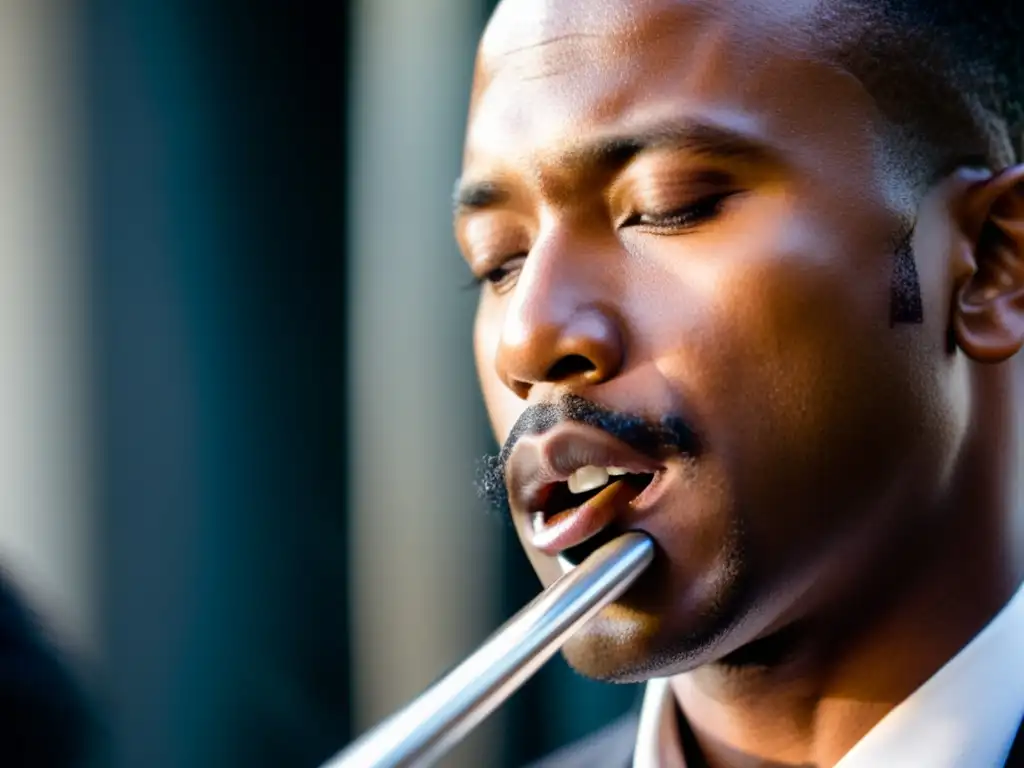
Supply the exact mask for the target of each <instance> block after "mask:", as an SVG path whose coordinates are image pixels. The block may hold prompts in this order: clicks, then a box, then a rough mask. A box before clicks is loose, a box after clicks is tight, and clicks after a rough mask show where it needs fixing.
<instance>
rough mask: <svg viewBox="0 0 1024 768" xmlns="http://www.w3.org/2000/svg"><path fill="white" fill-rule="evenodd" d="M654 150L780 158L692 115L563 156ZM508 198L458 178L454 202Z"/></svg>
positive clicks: (609, 157)
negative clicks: (686, 118)
mask: <svg viewBox="0 0 1024 768" xmlns="http://www.w3.org/2000/svg"><path fill="white" fill-rule="evenodd" d="M658 149H673V150H677V151H684V152H688V153H690V154H694V155H700V156H703V157H708V158H713V159H718V160H732V161H739V162H746V163H750V164H756V165H778V164H780V163H781V160H782V158H781V156H780V153H779V152H778V150H776V149H775V148H773V147H771V146H770V145H768V144H766V143H764V142H762V141H760V140H758V139H756V138H754V137H752V136H749V135H747V134H745V133H742V132H740V131H736V130H733V129H731V128H726V127H724V126H721V125H716V124H713V123H707V122H699V121H693V120H686V121H679V120H675V121H672V122H669V123H664V124H658V125H655V126H653V127H651V128H647V129H644V130H641V131H639V132H632V133H624V134H612V135H610V136H605V137H601V138H599V139H596V140H594V141H591V142H589V143H587V144H584V145H582V146H579V147H575V148H573V149H570V150H569V151H568V152H566V153H565V154H564V155H563V158H562V159H563V162H564V163H565V164H566V165H573V166H578V167H596V168H612V169H617V168H621V167H622V166H624V165H626V164H627V163H629V162H630V161H631V160H633V159H634V158H635V157H636V156H637V155H640V154H641V153H643V152H649V151H652V150H658ZM509 197H511V192H510V191H509V189H508V188H507V187H505V186H504V185H503V184H502V183H501V182H500V181H496V180H493V179H481V180H476V181H473V180H463V179H459V180H457V181H456V183H455V191H454V194H453V198H452V203H453V207H454V213H455V215H456V216H459V215H464V214H467V213H472V212H475V211H482V210H486V209H489V208H494V207H497V206H500V205H502V204H504V203H506V202H507V201H508V199H509Z"/></svg>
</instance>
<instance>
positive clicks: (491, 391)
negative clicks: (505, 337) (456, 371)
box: [473, 304, 526, 443]
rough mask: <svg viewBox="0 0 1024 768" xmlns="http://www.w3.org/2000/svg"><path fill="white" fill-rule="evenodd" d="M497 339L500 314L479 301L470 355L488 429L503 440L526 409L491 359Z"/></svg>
mask: <svg viewBox="0 0 1024 768" xmlns="http://www.w3.org/2000/svg"><path fill="white" fill-rule="evenodd" d="M500 341H501V317H500V316H499V314H498V313H497V312H496V311H494V310H493V309H490V308H487V307H485V306H484V305H483V304H481V307H480V309H479V310H478V311H477V315H476V321H475V324H474V328H473V355H474V358H475V360H476V371H477V377H478V379H479V380H480V391H481V393H482V394H483V398H484V407H485V408H486V409H487V417H488V419H489V420H490V423H491V430H492V431H493V433H494V436H495V439H496V440H497V441H498V442H499V443H503V442H504V441H505V438H506V437H508V434H509V432H511V431H512V427H513V426H514V425H515V423H516V419H518V418H519V416H520V415H521V414H522V412H523V411H524V410H525V409H526V403H525V402H523V401H522V400H520V399H519V398H518V397H516V396H515V394H514V393H513V392H512V391H511V390H510V389H509V388H508V387H506V386H505V384H504V382H503V381H502V380H501V378H500V377H499V376H498V371H497V368H496V366H495V361H496V360H497V355H498V344H499V343H500Z"/></svg>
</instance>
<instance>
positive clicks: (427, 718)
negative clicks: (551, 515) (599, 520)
mask: <svg viewBox="0 0 1024 768" xmlns="http://www.w3.org/2000/svg"><path fill="white" fill-rule="evenodd" d="M653 559H654V544H653V542H652V541H651V539H650V538H648V537H647V536H646V535H644V534H642V533H635V532H631V533H627V534H624V535H623V536H620V537H619V538H617V539H615V540H614V541H611V542H609V543H608V544H605V545H604V546H603V547H601V548H600V549H598V550H597V551H596V552H594V553H593V554H592V555H591V556H590V557H588V558H587V559H586V560H585V561H583V562H582V563H581V564H580V565H579V566H577V567H576V568H574V569H573V570H572V571H570V572H569V573H568V574H566V575H565V576H563V577H562V578H560V579H559V580H558V581H556V582H555V583H554V584H552V585H551V586H550V587H548V588H547V589H546V590H544V592H542V593H541V594H540V595H538V596H537V597H536V598H535V599H534V600H533V601H532V602H530V604H529V605H527V606H526V607H525V608H523V609H522V610H521V611H519V613H517V614H516V615H515V616H514V617H512V619H510V620H509V621H508V622H506V623H505V624H504V625H503V626H502V627H501V628H500V629H499V630H498V631H497V632H495V633H494V634H493V635H491V637H490V638H489V639H488V640H487V641H486V642H485V643H484V644H483V645H482V646H481V647H480V648H479V649H477V650H476V651H475V652H474V653H473V655H471V656H470V657H469V658H468V659H466V660H465V661H463V662H462V663H461V664H459V666H457V667H456V668H455V669H454V670H452V671H451V672H449V673H448V674H447V675H445V676H444V677H443V678H441V680H439V681H438V682H436V683H435V684H434V685H432V686H431V687H430V688H428V689H427V690H426V692H424V693H423V694H422V695H421V696H420V697H419V698H417V699H415V700H414V701H413V702H412V703H411V704H408V705H407V706H406V707H405V708H403V709H401V710H399V711H398V712H397V713H396V714H394V715H392V716H391V717H390V718H388V719H387V720H385V721H384V722H383V723H381V724H380V725H378V726H377V727H376V728H374V729H373V730H371V731H369V732H368V733H367V734H366V735H364V736H362V737H361V738H360V739H358V740H356V741H355V742H354V743H353V744H352V745H351V746H350V747H348V748H347V749H345V750H343V751H342V752H341V753H339V754H338V755H336V756H335V757H334V758H332V759H331V760H330V761H329V762H327V763H325V764H324V765H323V766H322V768H409V767H411V766H426V765H431V764H433V762H435V761H437V760H438V759H440V758H441V757H442V756H443V755H444V754H445V753H446V752H447V751H448V750H450V749H451V748H452V747H454V746H455V745H456V744H458V743H459V742H460V741H461V740H462V739H463V738H465V737H466V735H467V734H468V733H469V732H470V731H472V730H473V729H474V728H475V727H476V726H477V725H479V724H480V723H481V722H482V721H483V720H484V718H486V717H487V716H488V715H489V714H490V713H491V712H493V711H494V710H495V709H496V708H497V707H498V706H500V705H501V704H502V702H504V701H505V700H506V699H508V698H509V696H511V695H512V694H513V693H515V692H516V690H518V689H519V687H520V686H521V685H522V684H523V683H525V682H526V681H527V680H529V679H530V678H531V677H532V676H533V675H534V674H535V673H536V672H537V670H539V669H540V668H541V667H542V666H543V665H544V664H545V663H546V662H547V661H548V659H550V658H551V657H552V656H554V654H555V653H556V652H557V651H558V650H559V648H561V647H562V645H564V644H565V642H566V640H568V639H569V637H570V636H571V635H572V634H573V633H574V632H575V631H576V630H578V629H579V628H580V627H581V626H582V625H583V624H585V623H586V622H587V621H588V620H589V619H591V618H593V617H594V615H595V614H596V613H597V612H598V611H600V610H601V609H602V608H604V607H605V606H606V605H608V604H609V603H611V602H612V601H614V600H615V599H616V598H618V597H619V596H620V595H621V594H622V593H623V592H624V591H625V590H626V589H627V588H628V587H629V586H630V585H631V584H632V583H633V582H634V581H635V580H636V579H637V577H638V576H639V575H640V574H641V573H643V571H644V570H645V569H646V568H647V566H648V565H650V563H651V561H652V560H653Z"/></svg>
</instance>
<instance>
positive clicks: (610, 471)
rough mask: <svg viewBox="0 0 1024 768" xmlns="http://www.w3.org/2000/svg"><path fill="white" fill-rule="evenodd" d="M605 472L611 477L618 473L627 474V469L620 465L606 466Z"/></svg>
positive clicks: (616, 475)
mask: <svg viewBox="0 0 1024 768" xmlns="http://www.w3.org/2000/svg"><path fill="white" fill-rule="evenodd" d="M605 472H607V473H608V474H609V475H611V476H612V477H618V476H619V475H628V474H629V470H628V469H623V468H622V467H606V468H605Z"/></svg>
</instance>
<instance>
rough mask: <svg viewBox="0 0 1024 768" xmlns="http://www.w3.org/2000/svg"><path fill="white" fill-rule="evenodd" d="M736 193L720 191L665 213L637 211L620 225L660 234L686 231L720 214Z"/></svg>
mask: <svg viewBox="0 0 1024 768" xmlns="http://www.w3.org/2000/svg"><path fill="white" fill-rule="evenodd" d="M735 194H737V193H736V192H734V191H733V192H718V193H715V194H714V195H709V196H707V197H704V198H701V199H700V200H698V201H696V202H695V203H691V204H690V205H687V206H685V207H683V208H677V209H675V210H672V211H666V212H664V213H651V212H649V213H635V214H633V215H632V216H630V217H629V218H628V219H626V220H625V221H624V222H623V223H622V224H621V225H620V227H622V228H625V227H636V228H641V229H644V230H646V231H649V232H654V233H658V234H675V233H680V232H685V231H687V230H690V229H694V228H695V227H698V226H700V225H701V224H704V223H706V222H708V221H711V220H712V219H714V218H715V217H716V216H718V215H719V214H720V213H721V211H722V206H723V204H724V203H725V201H726V200H727V199H729V198H730V197H732V196H733V195H735Z"/></svg>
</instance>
